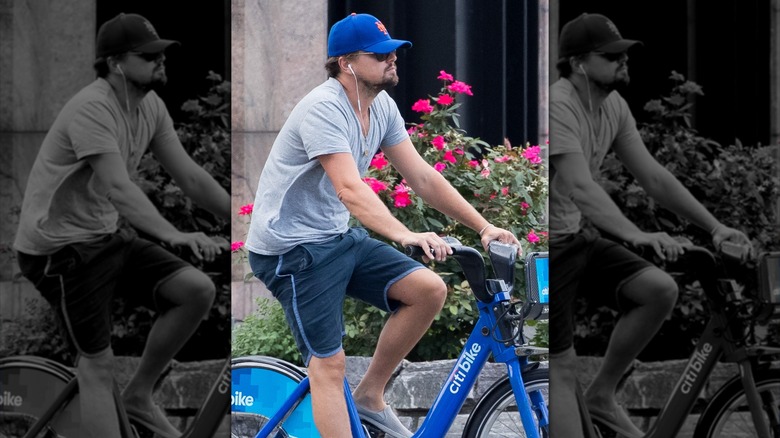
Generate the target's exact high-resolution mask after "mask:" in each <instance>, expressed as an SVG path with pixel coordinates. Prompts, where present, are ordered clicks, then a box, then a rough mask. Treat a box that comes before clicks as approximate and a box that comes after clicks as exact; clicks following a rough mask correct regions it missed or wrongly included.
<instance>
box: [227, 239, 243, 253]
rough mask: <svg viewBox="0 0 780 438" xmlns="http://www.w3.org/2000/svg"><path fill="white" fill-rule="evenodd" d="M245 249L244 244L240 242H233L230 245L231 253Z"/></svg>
mask: <svg viewBox="0 0 780 438" xmlns="http://www.w3.org/2000/svg"><path fill="white" fill-rule="evenodd" d="M243 247H244V242H242V241H240V240H239V241H237V242H233V243H231V244H230V251H232V252H236V251H238V250H239V249H241V248H243Z"/></svg>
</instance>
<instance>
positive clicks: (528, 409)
mask: <svg viewBox="0 0 780 438" xmlns="http://www.w3.org/2000/svg"><path fill="white" fill-rule="evenodd" d="M506 368H507V373H508V375H509V382H510V383H511V384H512V390H513V391H514V393H515V400H516V401H517V411H518V412H519V414H520V421H521V422H522V423H523V429H525V431H526V434H527V436H528V437H538V433H539V429H538V428H537V425H536V420H535V419H534V414H533V412H534V408H537V409H546V407H547V406H546V405H545V403H544V398H543V396H542V395H541V394H539V391H534V393H533V394H527V393H526V391H525V385H524V383H523V375H522V372H521V370H520V360H519V359H516V360H510V361H509V362H508V363H507V364H506ZM529 395H530V398H529ZM532 399H533V400H532ZM539 414H540V415H539V427H542V428H543V427H545V426H547V425H546V424H543V423H544V421H545V419H547V418H549V417H548V415H547V412H540V413H539Z"/></svg>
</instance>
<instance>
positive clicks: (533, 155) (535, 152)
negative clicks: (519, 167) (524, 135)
mask: <svg viewBox="0 0 780 438" xmlns="http://www.w3.org/2000/svg"><path fill="white" fill-rule="evenodd" d="M540 152H541V148H539V146H531V147H529V148H527V149H526V150H524V151H523V157H525V159H527V160H528V161H530V162H531V164H539V163H541V162H542V157H540V156H539V153H540Z"/></svg>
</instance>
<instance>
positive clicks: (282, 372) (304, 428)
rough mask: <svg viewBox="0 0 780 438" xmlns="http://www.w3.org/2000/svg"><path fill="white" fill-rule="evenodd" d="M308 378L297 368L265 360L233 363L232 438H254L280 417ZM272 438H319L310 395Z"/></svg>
mask: <svg viewBox="0 0 780 438" xmlns="http://www.w3.org/2000/svg"><path fill="white" fill-rule="evenodd" d="M304 377H305V374H304V373H303V372H302V371H301V370H300V369H299V368H297V367H296V366H295V365H292V364H289V363H287V362H284V361H282V360H280V359H275V358H272V357H265V356H249V357H239V358H234V359H233V360H232V370H231V378H232V382H231V388H232V389H231V412H230V417H231V431H230V436H231V438H254V437H255V435H256V434H257V433H258V432H259V431H260V429H262V428H263V426H265V425H266V423H268V421H269V420H270V419H271V417H272V416H273V415H274V414H276V412H277V411H278V410H279V408H280V407H281V406H282V404H283V403H284V401H285V400H286V399H287V397H288V396H290V394H292V392H293V391H294V390H295V388H296V387H297V386H298V384H299V383H300V382H301V380H303V378H304ZM268 436H269V437H271V438H287V437H296V438H319V437H320V435H319V433H318V432H317V428H316V427H315V426H314V416H313V414H312V410H311V395H310V394H307V395H306V396H305V397H303V398H302V399H301V400H300V401H299V403H298V404H296V405H295V407H293V409H292V411H291V412H289V413H288V414H287V416H286V417H285V419H284V420H283V421H282V424H281V425H279V426H278V427H277V428H276V429H274V430H273V431H272V432H271V433H270V435H268Z"/></svg>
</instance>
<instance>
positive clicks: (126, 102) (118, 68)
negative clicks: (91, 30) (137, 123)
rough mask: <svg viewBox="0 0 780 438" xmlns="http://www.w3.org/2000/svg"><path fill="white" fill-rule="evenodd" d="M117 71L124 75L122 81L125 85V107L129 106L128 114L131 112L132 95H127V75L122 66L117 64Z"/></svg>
mask: <svg viewBox="0 0 780 438" xmlns="http://www.w3.org/2000/svg"><path fill="white" fill-rule="evenodd" d="M116 69H117V71H118V72H119V74H120V75H122V82H124V85H125V108H127V114H128V115H129V114H130V97H128V95H127V77H126V76H125V72H123V71H122V67H120V66H118V65H117V66H116Z"/></svg>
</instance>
